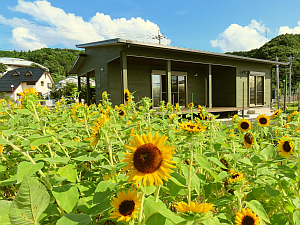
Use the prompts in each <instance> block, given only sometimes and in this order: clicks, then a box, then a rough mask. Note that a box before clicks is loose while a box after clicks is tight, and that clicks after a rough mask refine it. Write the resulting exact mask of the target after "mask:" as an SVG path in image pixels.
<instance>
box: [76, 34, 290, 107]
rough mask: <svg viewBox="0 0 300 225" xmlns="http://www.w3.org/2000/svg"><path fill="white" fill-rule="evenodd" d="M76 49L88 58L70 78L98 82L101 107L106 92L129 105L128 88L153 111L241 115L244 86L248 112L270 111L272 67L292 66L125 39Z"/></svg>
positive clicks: (78, 63)
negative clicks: (195, 108)
mask: <svg viewBox="0 0 300 225" xmlns="http://www.w3.org/2000/svg"><path fill="white" fill-rule="evenodd" d="M76 47H78V48H85V54H80V55H78V57H77V59H76V61H75V63H74V64H73V66H72V68H71V70H70V74H78V77H79V78H78V80H79V81H80V77H82V76H86V77H87V78H88V79H89V78H90V77H95V80H96V102H97V103H99V102H100V100H101V94H102V92H103V91H107V93H108V94H110V99H111V101H112V103H113V104H121V103H124V90H125V89H129V91H130V92H135V94H134V96H135V100H136V101H138V100H139V99H142V98H143V97H145V96H147V97H150V98H152V99H153V106H154V107H156V106H158V104H159V102H160V101H161V100H165V101H167V102H171V103H173V104H175V103H177V102H178V103H179V104H180V105H181V106H184V107H187V105H188V104H189V103H190V102H192V101H193V102H194V103H195V104H196V105H206V106H207V107H209V108H212V109H214V108H219V109H222V108H223V109H224V111H236V110H234V109H237V108H241V107H242V106H243V86H244V104H245V107H247V108H248V107H266V108H267V107H270V103H271V75H272V68H273V66H275V65H280V66H286V65H288V64H287V63H282V62H276V61H269V60H261V59H255V58H246V57H240V56H234V55H228V54H221V53H213V52H206V51H199V50H194V49H186V48H178V47H173V46H166V45H158V44H150V43H143V42H137V41H130V40H124V39H111V40H106V41H99V42H93V43H86V44H80V45H76ZM79 84H80V82H79ZM89 99H90V97H88V99H87V102H88V104H89V102H90V100H89ZM226 108H227V109H226ZM221 111H222V110H221Z"/></svg>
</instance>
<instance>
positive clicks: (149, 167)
mask: <svg viewBox="0 0 300 225" xmlns="http://www.w3.org/2000/svg"><path fill="white" fill-rule="evenodd" d="M162 160H163V158H162V153H161V151H160V150H159V149H158V148H157V147H156V146H155V145H153V144H152V143H147V144H144V145H141V146H140V147H138V148H137V149H136V151H135V152H134V154H133V165H134V167H135V168H136V169H137V170H138V171H139V172H142V173H153V172H155V171H156V170H158V168H159V167H160V165H161V162H162Z"/></svg>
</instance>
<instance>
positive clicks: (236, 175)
mask: <svg viewBox="0 0 300 225" xmlns="http://www.w3.org/2000/svg"><path fill="white" fill-rule="evenodd" d="M238 176H239V174H238V173H236V174H233V175H232V176H231V177H232V179H235V178H237V177H238Z"/></svg>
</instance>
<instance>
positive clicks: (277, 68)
mask: <svg viewBox="0 0 300 225" xmlns="http://www.w3.org/2000/svg"><path fill="white" fill-rule="evenodd" d="M276 61H278V57H277V56H276ZM276 92H277V107H278V109H279V98H280V95H279V92H280V89H279V65H276Z"/></svg>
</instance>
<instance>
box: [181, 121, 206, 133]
mask: <svg viewBox="0 0 300 225" xmlns="http://www.w3.org/2000/svg"><path fill="white" fill-rule="evenodd" d="M180 127H181V129H182V130H186V131H188V132H200V131H205V128H204V127H203V126H201V124H200V123H197V122H196V123H193V122H192V121H191V120H190V121H189V122H187V121H185V122H182V123H181V124H180Z"/></svg>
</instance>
